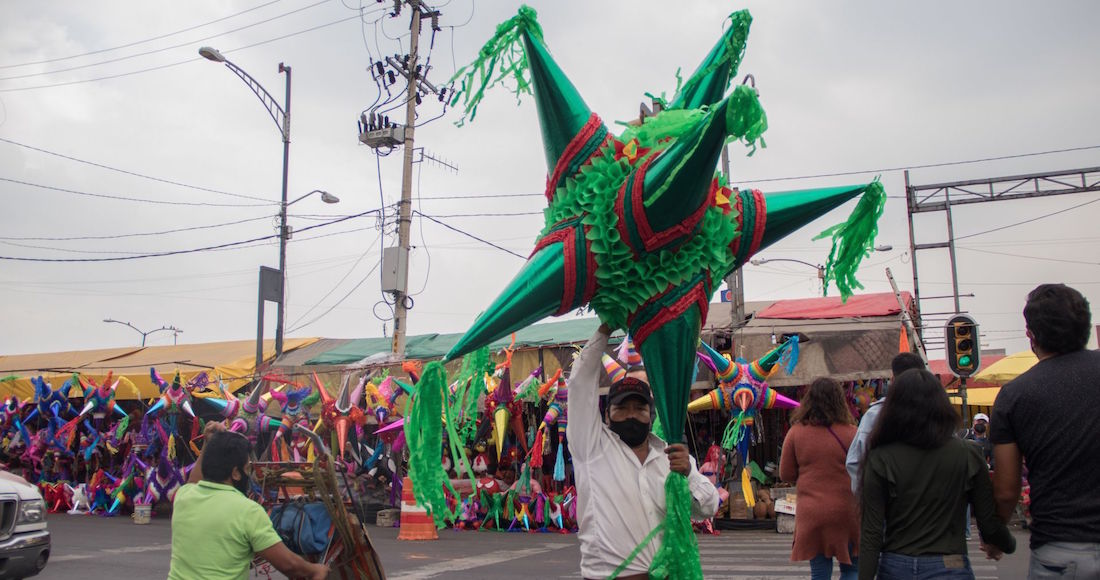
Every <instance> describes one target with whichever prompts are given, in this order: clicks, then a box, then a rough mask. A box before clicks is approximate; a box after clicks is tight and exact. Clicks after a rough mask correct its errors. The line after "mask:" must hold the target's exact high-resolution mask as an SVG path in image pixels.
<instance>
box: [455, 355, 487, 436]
mask: <svg viewBox="0 0 1100 580" xmlns="http://www.w3.org/2000/svg"><path fill="white" fill-rule="evenodd" d="M492 366H493V360H492V356H491V355H490V354H489V347H487V346H486V347H482V348H479V349H477V350H475V351H474V352H471V353H470V354H468V355H466V356H464V357H462V367H461V369H460V370H459V373H458V389H457V390H456V392H455V397H454V403H453V405H454V408H455V409H461V410H462V424H461V425H459V426H457V427H456V431H457V433H458V437H455V441H456V442H457V443H460V444H462V445H465V446H468V445H469V444H470V443H472V442H473V439H474V436H476V435H477V402H478V398H479V397H480V396H481V394H482V393H485V392H486V391H487V389H488V387H486V385H485V373H486V372H487V371H488V370H489V369H490V368H491V367H492ZM451 416H452V417H457V416H458V414H457V413H456V412H454V411H452V412H451Z"/></svg>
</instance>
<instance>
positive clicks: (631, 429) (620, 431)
mask: <svg viewBox="0 0 1100 580" xmlns="http://www.w3.org/2000/svg"><path fill="white" fill-rule="evenodd" d="M607 426H608V427H610V428H611V431H612V432H613V433H615V434H616V435H618V436H619V439H622V440H623V443H626V445H627V447H631V448H633V447H637V446H639V445H641V444H642V443H644V442H645V439H646V437H647V436H648V435H649V423H642V422H641V421H639V420H637V419H634V418H630V419H626V420H624V421H610V422H608V425H607Z"/></svg>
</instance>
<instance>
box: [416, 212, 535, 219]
mask: <svg viewBox="0 0 1100 580" xmlns="http://www.w3.org/2000/svg"><path fill="white" fill-rule="evenodd" d="M525 215H545V214H544V213H543V212H541V211H520V212H514V213H452V214H443V215H436V216H435V217H439V218H468V217H516V216H525Z"/></svg>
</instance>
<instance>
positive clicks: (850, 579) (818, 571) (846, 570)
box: [810, 554, 859, 580]
mask: <svg viewBox="0 0 1100 580" xmlns="http://www.w3.org/2000/svg"><path fill="white" fill-rule="evenodd" d="M858 576H859V558H852V563H851V564H845V563H843V562H841V564H840V580H856V578H857V577H858ZM832 577H833V559H832V558H827V557H825V555H824V554H818V555H816V556H814V557H813V558H812V559H811V560H810V580H830V579H831V578H832Z"/></svg>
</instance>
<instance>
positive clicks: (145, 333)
mask: <svg viewBox="0 0 1100 580" xmlns="http://www.w3.org/2000/svg"><path fill="white" fill-rule="evenodd" d="M103 322H113V323H115V324H121V325H123V326H129V327H130V328H132V329H134V330H136V331H138V334H140V335H141V346H143V347H144V346H145V338H146V337H147V336H149V335H150V334H153V333H154V332H160V331H162V330H167V331H170V332H171V333H172V344H176V337H177V336H179V335H180V333H182V332H183V331H182V330H180V329H178V328H176V327H175V326H162V327H160V328H154V329H153V330H150V331H144V330H142V329H140V328H138V327H136V326H134V325H133V324H130V323H129V322H123V321H121V320H115V319H113V318H104V319H103Z"/></svg>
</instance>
